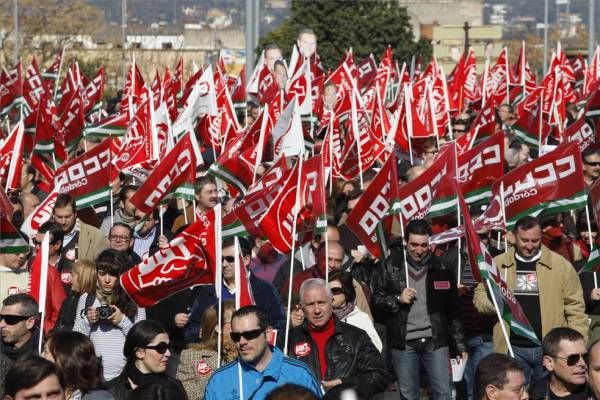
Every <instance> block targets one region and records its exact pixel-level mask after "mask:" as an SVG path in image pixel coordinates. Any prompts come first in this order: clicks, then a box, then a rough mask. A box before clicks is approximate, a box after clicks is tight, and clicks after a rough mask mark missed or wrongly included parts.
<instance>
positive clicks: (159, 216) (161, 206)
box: [158, 204, 165, 236]
mask: <svg viewBox="0 0 600 400" xmlns="http://www.w3.org/2000/svg"><path fill="white" fill-rule="evenodd" d="M164 212H165V209H164V208H163V205H162V204H160V205H159V206H158V218H159V221H160V236H163V235H164V232H165V230H164V227H163V213H164Z"/></svg>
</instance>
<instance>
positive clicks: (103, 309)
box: [96, 304, 115, 320]
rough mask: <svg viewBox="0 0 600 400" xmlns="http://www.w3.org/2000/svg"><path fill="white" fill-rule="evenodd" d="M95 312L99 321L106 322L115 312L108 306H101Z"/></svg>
mask: <svg viewBox="0 0 600 400" xmlns="http://www.w3.org/2000/svg"><path fill="white" fill-rule="evenodd" d="M96 311H97V312H98V319H99V320H107V319H108V318H109V317H110V316H111V315H113V313H114V312H115V310H114V308H112V306H109V305H108V304H104V305H101V306H100V307H98V308H96Z"/></svg>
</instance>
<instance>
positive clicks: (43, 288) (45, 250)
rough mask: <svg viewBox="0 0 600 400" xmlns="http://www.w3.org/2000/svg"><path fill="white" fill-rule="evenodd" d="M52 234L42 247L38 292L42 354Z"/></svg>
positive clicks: (45, 238)
mask: <svg viewBox="0 0 600 400" xmlns="http://www.w3.org/2000/svg"><path fill="white" fill-rule="evenodd" d="M49 244H50V233H49V232H46V233H45V234H44V239H43V240H42V246H41V248H40V251H41V252H42V260H41V261H42V265H41V271H40V289H39V292H38V299H39V303H40V304H39V312H40V337H39V340H38V352H39V353H40V354H42V342H43V340H44V319H45V318H46V295H47V292H48V257H49Z"/></svg>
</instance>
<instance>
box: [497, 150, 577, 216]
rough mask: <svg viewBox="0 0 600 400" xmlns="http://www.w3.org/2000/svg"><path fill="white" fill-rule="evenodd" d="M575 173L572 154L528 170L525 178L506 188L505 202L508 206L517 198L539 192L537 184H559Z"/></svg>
mask: <svg viewBox="0 0 600 400" xmlns="http://www.w3.org/2000/svg"><path fill="white" fill-rule="evenodd" d="M574 173H575V158H574V157H573V156H572V155H569V156H566V157H563V158H559V159H558V160H554V161H550V162H548V163H546V164H543V165H540V166H538V167H536V168H535V169H534V170H533V171H531V172H528V173H527V175H525V178H524V179H523V180H518V181H516V182H515V183H514V184H511V185H508V186H506V187H505V189H504V204H505V206H508V205H510V204H512V203H514V202H515V201H517V200H521V199H524V198H527V197H531V196H535V195H537V194H538V191H537V189H536V188H535V187H536V186H538V187H539V186H551V185H555V184H558V183H557V182H558V181H559V179H564V178H566V177H568V176H570V175H572V174H574Z"/></svg>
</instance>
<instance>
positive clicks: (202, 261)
mask: <svg viewBox="0 0 600 400" xmlns="http://www.w3.org/2000/svg"><path fill="white" fill-rule="evenodd" d="M215 224H216V221H215V210H209V211H208V212H207V213H205V214H203V215H198V219H197V220H196V222H194V223H193V224H192V225H190V226H189V227H188V228H187V229H185V230H184V231H183V232H182V233H181V234H179V235H178V236H176V237H175V238H174V239H173V240H171V243H169V246H168V247H167V248H162V249H160V250H158V251H157V252H156V253H154V255H152V256H151V257H149V258H147V259H146V260H144V261H142V262H141V263H140V264H138V265H136V266H135V267H133V268H131V269H130V270H128V271H127V272H125V273H124V274H123V275H121V278H120V282H121V287H123V289H124V290H125V292H126V293H127V294H128V295H129V297H130V298H131V299H132V300H133V301H134V302H135V303H136V304H137V305H138V306H140V307H150V306H152V305H154V304H156V303H158V302H159V301H161V300H164V299H166V298H167V297H169V296H172V295H174V294H175V293H177V292H180V291H182V290H185V289H187V288H190V287H193V286H196V285H204V284H213V283H214V276H215V269H216V246H217V245H219V246H220V243H217V242H216V235H215Z"/></svg>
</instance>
